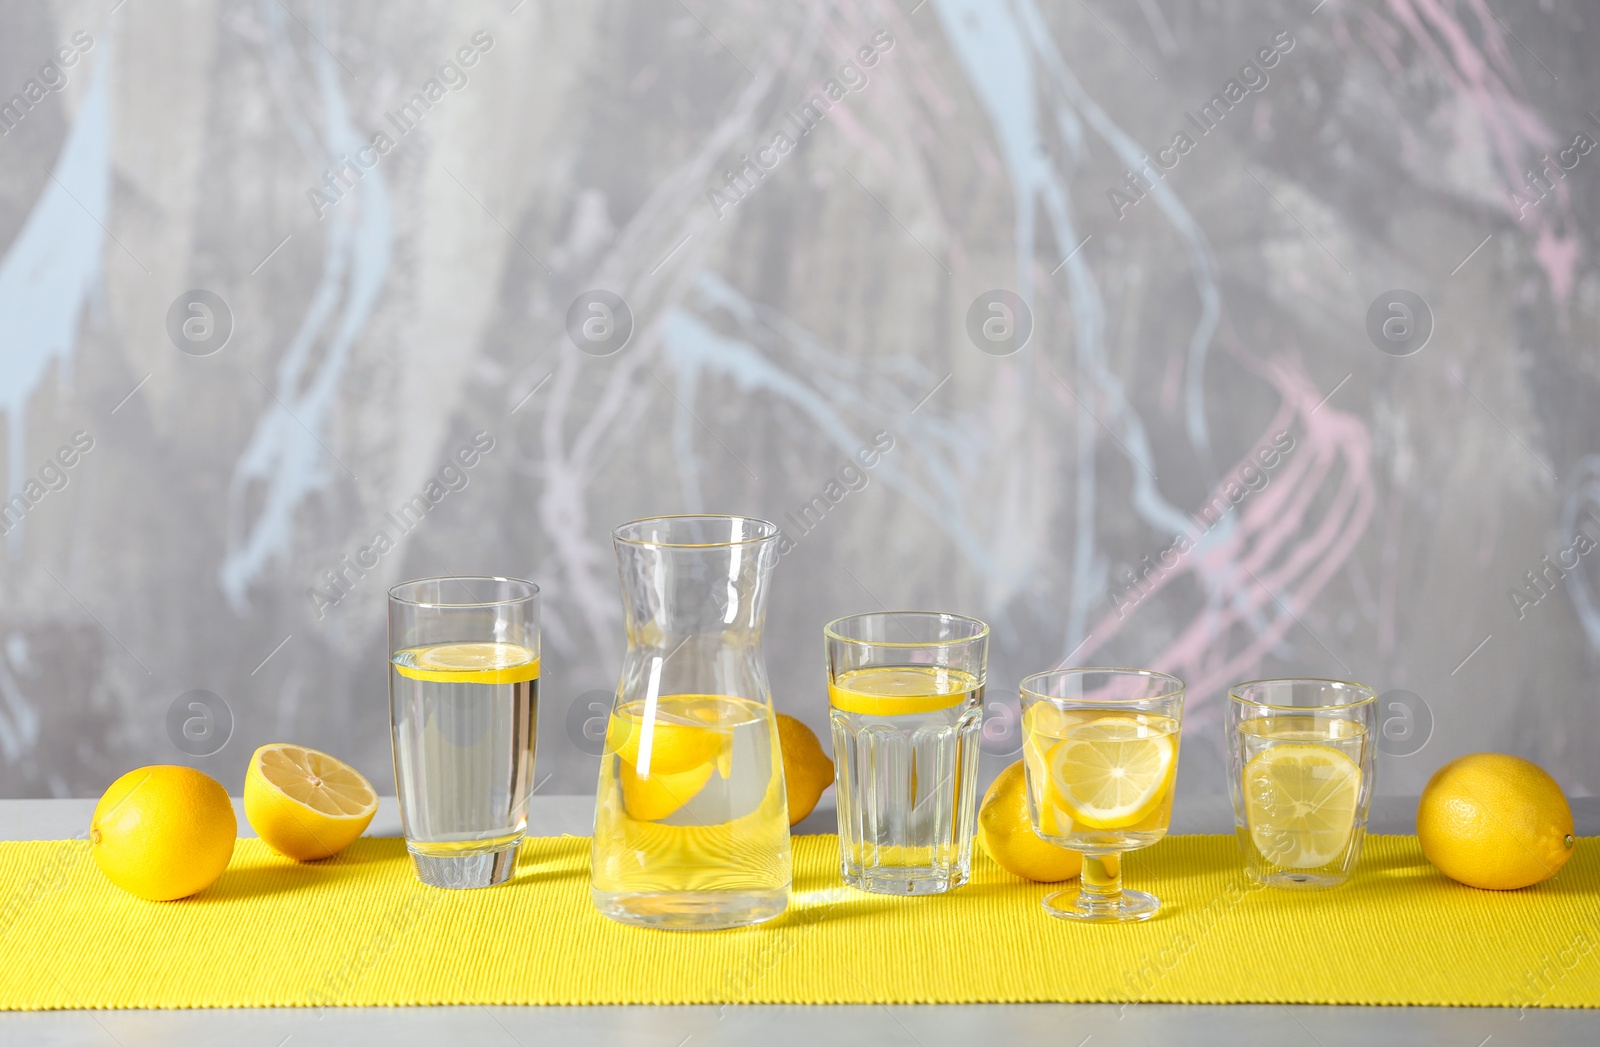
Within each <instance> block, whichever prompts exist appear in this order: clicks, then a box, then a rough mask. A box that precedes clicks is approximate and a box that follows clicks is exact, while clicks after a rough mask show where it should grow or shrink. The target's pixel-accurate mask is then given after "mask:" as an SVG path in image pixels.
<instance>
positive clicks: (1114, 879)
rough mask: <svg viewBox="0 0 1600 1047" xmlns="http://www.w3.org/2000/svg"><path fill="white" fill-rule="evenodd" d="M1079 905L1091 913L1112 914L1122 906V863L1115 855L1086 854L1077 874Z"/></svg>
mask: <svg viewBox="0 0 1600 1047" xmlns="http://www.w3.org/2000/svg"><path fill="white" fill-rule="evenodd" d="M1078 889H1079V890H1080V891H1081V892H1082V893H1081V895H1080V898H1081V901H1080V903H1079V904H1080V905H1081V907H1082V908H1084V909H1086V910H1089V911H1091V912H1114V911H1116V910H1117V909H1118V908H1120V907H1121V905H1122V862H1121V859H1120V857H1119V856H1118V855H1115V854H1086V855H1084V856H1083V871H1082V872H1080V873H1079V874H1078Z"/></svg>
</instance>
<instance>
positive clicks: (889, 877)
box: [839, 863, 968, 895]
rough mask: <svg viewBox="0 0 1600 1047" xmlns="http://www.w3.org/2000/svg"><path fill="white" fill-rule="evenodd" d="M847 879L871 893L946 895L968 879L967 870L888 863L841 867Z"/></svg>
mask: <svg viewBox="0 0 1600 1047" xmlns="http://www.w3.org/2000/svg"><path fill="white" fill-rule="evenodd" d="M839 873H840V875H841V876H843V877H844V882H845V883H847V884H849V885H850V886H851V887H854V888H856V889H857V890H860V891H868V892H870V893H872V894H899V895H917V894H944V893H945V892H946V891H953V890H955V889H956V888H957V887H960V886H962V885H963V884H965V883H966V882H967V876H968V870H966V869H949V868H943V869H941V868H938V867H935V866H931V865H924V866H903V865H897V866H887V867H879V868H875V869H873V868H866V867H863V866H854V867H852V866H851V865H849V864H848V863H845V864H841V865H840V866H839Z"/></svg>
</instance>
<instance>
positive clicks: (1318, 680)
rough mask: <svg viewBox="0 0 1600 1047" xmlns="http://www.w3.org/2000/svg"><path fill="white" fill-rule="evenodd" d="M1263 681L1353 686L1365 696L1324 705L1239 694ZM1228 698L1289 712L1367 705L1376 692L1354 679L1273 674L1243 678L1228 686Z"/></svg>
mask: <svg viewBox="0 0 1600 1047" xmlns="http://www.w3.org/2000/svg"><path fill="white" fill-rule="evenodd" d="M1265 683H1283V684H1298V683H1312V684H1333V685H1335V686H1336V687H1350V688H1354V689H1355V690H1357V691H1359V692H1361V693H1362V694H1364V695H1365V696H1366V697H1364V698H1358V699H1357V700H1355V701H1353V702H1329V703H1327V704H1324V705H1279V704H1277V703H1276V702H1258V701H1256V700H1255V699H1254V698H1246V697H1244V696H1242V695H1240V694H1239V692H1240V691H1241V690H1243V689H1244V688H1246V687H1254V686H1256V685H1257V684H1265ZM1228 698H1229V699H1230V700H1232V701H1235V702H1238V703H1239V704H1240V705H1249V706H1254V707H1255V708H1257V709H1283V710H1286V711H1289V712H1294V711H1299V712H1306V711H1308V710H1315V709H1354V708H1356V707H1357V706H1361V705H1368V704H1370V703H1372V702H1375V701H1377V700H1378V692H1377V691H1375V690H1373V689H1372V688H1371V687H1368V686H1367V685H1366V684H1364V683H1356V682H1355V681H1354V680H1341V679H1338V678H1336V677H1332V676H1273V677H1267V678H1266V679H1262V680H1244V681H1242V682H1240V683H1236V684H1234V685H1233V686H1231V687H1229V688H1228Z"/></svg>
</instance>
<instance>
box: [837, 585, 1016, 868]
mask: <svg viewBox="0 0 1600 1047" xmlns="http://www.w3.org/2000/svg"><path fill="white" fill-rule="evenodd" d="M824 637H825V640H826V644H827V650H828V704H829V706H830V710H829V719H830V720H831V721H832V724H833V758H834V767H835V771H834V775H835V777H834V783H835V786H836V788H837V803H838V817H839V859H840V869H841V872H842V873H843V875H844V881H845V883H848V884H850V885H851V886H852V887H859V888H860V889H862V890H864V891H872V892H874V893H877V894H940V893H942V892H944V891H948V890H952V889H954V888H956V887H960V886H961V885H962V884H964V883H966V882H967V876H968V874H969V873H970V871H971V867H972V819H973V813H974V798H975V796H976V792H977V774H978V730H979V726H980V722H981V720H982V718H983V682H984V672H985V670H986V668H987V662H988V652H989V627H988V626H987V625H985V624H984V623H982V622H980V621H978V620H977V619H976V618H965V617H962V616H961V615H959V614H940V613H936V612H929V611H886V612H883V613H879V614H858V615H853V616H851V617H849V618H840V619H839V620H838V621H835V622H831V623H829V625H828V627H827V628H826V630H824Z"/></svg>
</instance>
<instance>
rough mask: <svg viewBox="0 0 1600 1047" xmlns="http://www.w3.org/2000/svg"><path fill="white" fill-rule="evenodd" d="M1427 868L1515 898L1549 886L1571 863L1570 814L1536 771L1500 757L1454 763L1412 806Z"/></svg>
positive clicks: (1558, 789)
mask: <svg viewBox="0 0 1600 1047" xmlns="http://www.w3.org/2000/svg"><path fill="white" fill-rule="evenodd" d="M1417 840H1418V842H1420V843H1421V844H1422V853H1423V854H1424V855H1426V856H1427V858H1428V861H1430V862H1432V863H1433V864H1434V866H1435V867H1436V868H1437V869H1438V870H1439V871H1440V872H1442V873H1444V874H1445V875H1446V876H1448V877H1450V878H1451V879H1452V880H1458V881H1460V882H1461V883H1464V884H1467V885H1468V886H1469V887H1483V888H1486V889H1489V890H1495V891H1512V890H1516V889H1517V888H1519V887H1528V886H1530V885H1532V884H1536V883H1539V882H1540V881H1542V880H1548V879H1549V878H1550V877H1552V876H1554V875H1555V874H1556V873H1557V872H1559V871H1560V869H1561V867H1562V866H1563V865H1565V864H1567V859H1568V858H1571V857H1572V847H1573V839H1572V808H1571V807H1569V806H1567V798H1566V797H1565V796H1563V795H1561V787H1560V786H1559V785H1557V784H1556V780H1555V779H1554V778H1552V777H1550V776H1549V775H1548V774H1546V773H1545V772H1544V770H1543V769H1542V768H1541V767H1539V765H1538V764H1534V763H1529V762H1528V761H1527V760H1524V759H1521V758H1520V757H1516V756H1506V755H1504V754H1503V753H1473V754H1472V755H1471V756H1463V757H1461V758H1459V759H1456V760H1451V761H1450V762H1449V763H1447V764H1445V765H1444V766H1443V767H1441V768H1439V769H1438V770H1437V771H1435V772H1433V777H1432V778H1429V779H1428V784H1427V785H1426V786H1425V787H1424V788H1423V790H1422V802H1421V803H1420V804H1419V805H1418V806H1417Z"/></svg>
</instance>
